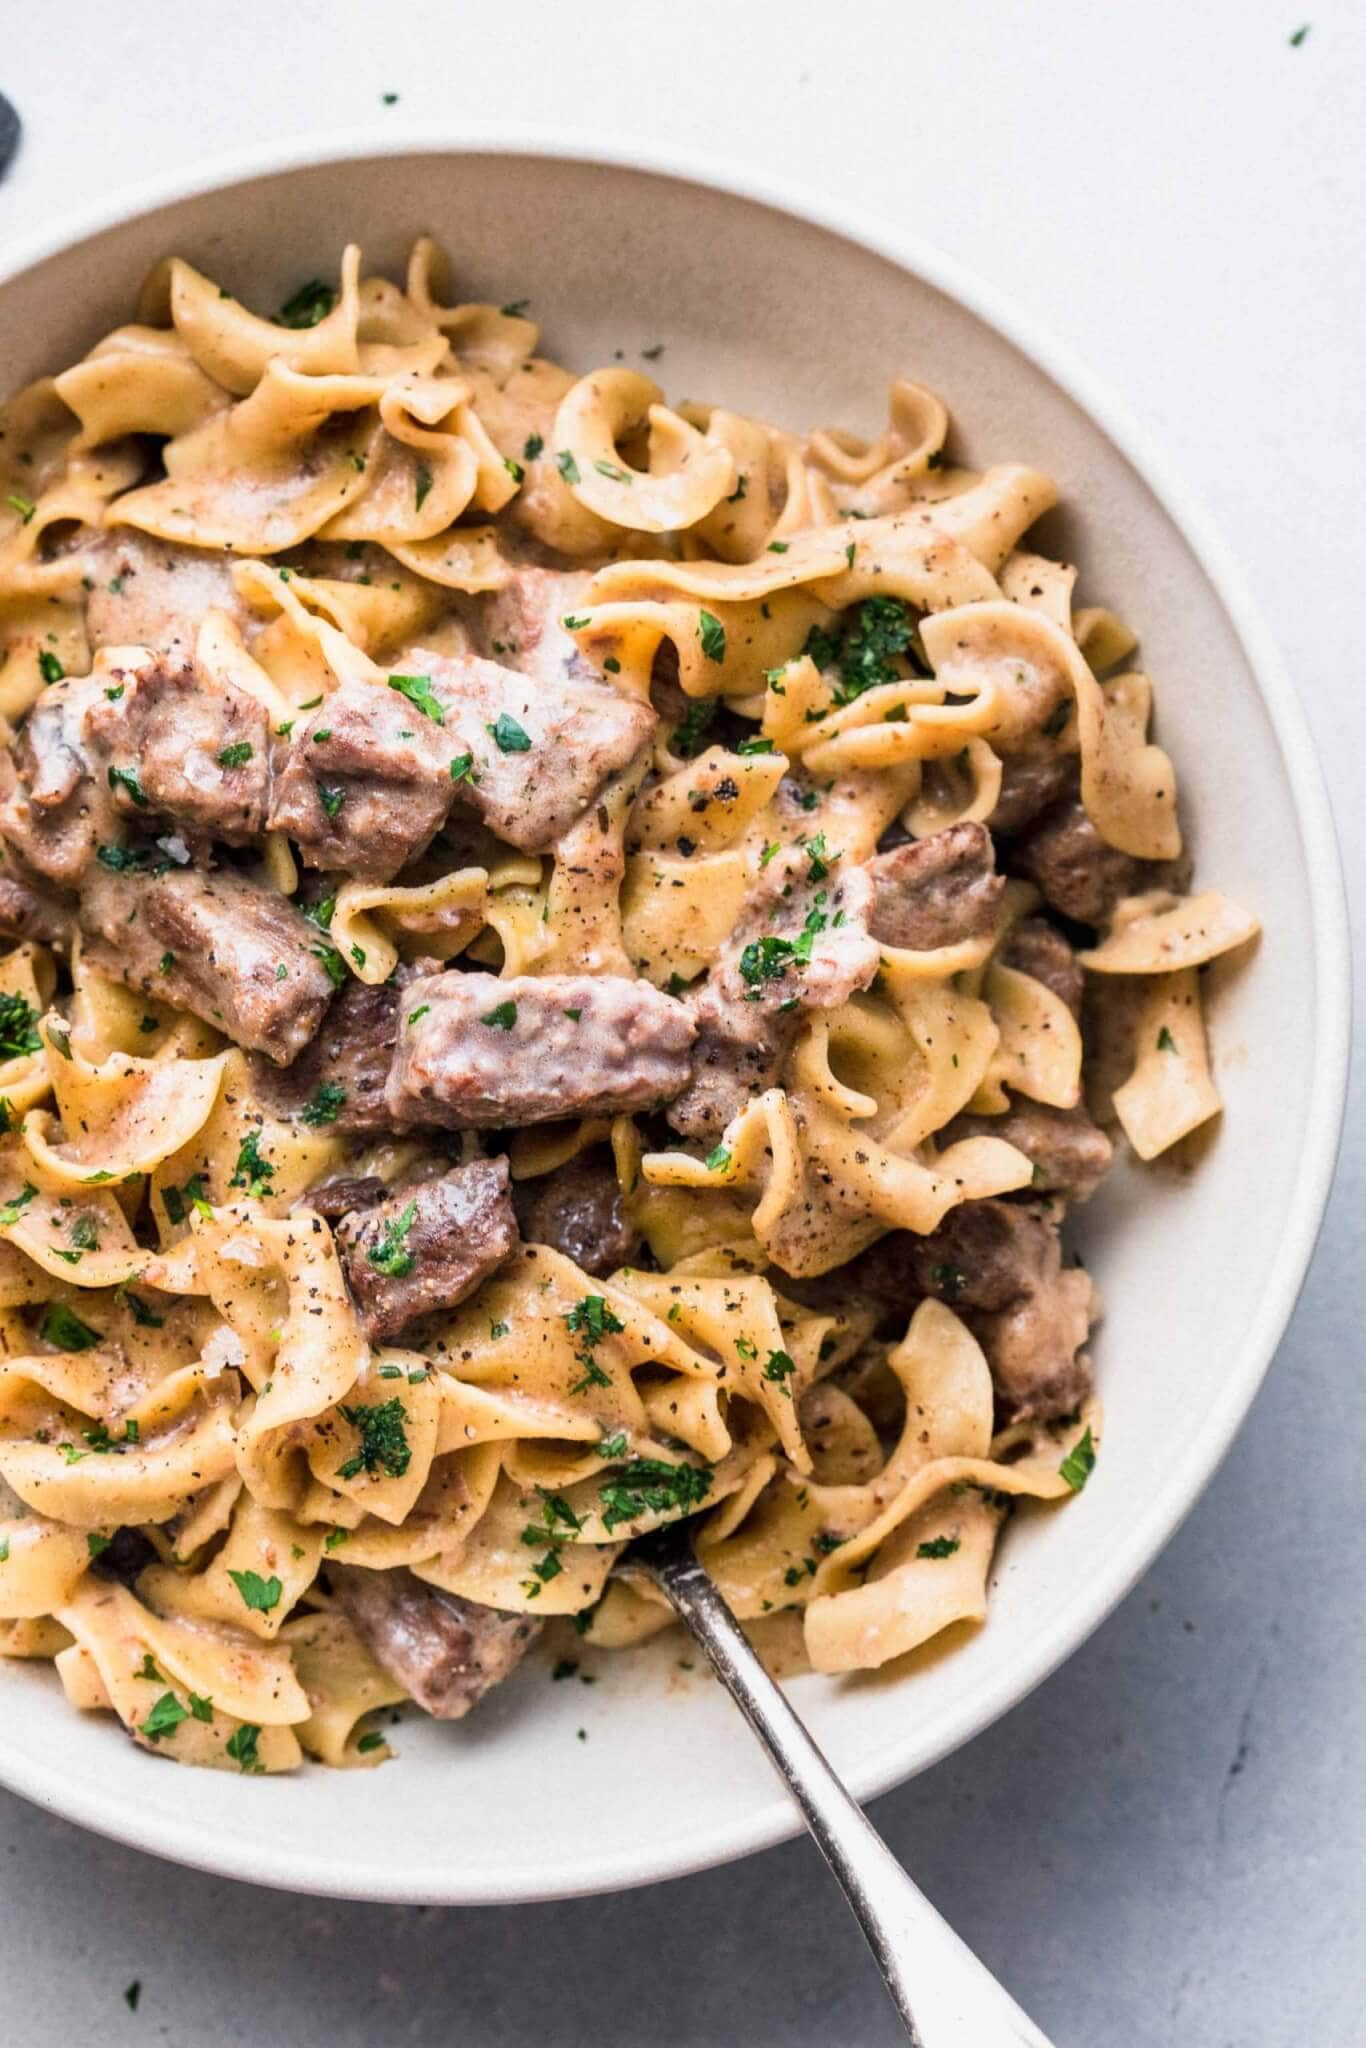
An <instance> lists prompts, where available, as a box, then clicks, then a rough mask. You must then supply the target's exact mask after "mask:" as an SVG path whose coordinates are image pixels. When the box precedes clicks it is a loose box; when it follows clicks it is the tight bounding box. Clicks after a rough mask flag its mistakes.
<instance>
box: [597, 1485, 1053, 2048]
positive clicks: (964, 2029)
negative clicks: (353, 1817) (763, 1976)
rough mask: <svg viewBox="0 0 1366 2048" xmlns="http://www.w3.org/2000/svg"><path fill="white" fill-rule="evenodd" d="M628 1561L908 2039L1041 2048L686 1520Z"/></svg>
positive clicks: (927, 2045) (979, 2047)
mask: <svg viewBox="0 0 1366 2048" xmlns="http://www.w3.org/2000/svg"><path fill="white" fill-rule="evenodd" d="M631 1561H632V1563H633V1564H639V1565H643V1566H644V1567H645V1569H646V1570H647V1571H648V1572H649V1573H650V1575H651V1577H652V1578H653V1579H654V1581H655V1584H656V1585H657V1586H658V1587H659V1589H660V1591H661V1592H662V1593H663V1594H664V1595H665V1596H666V1598H667V1599H668V1600H669V1602H670V1604H671V1605H672V1606H673V1608H674V1610H675V1612H676V1613H677V1615H678V1618H679V1620H680V1621H681V1622H682V1623H683V1626H684V1627H685V1628H686V1629H687V1630H688V1631H689V1633H690V1634H691V1635H692V1636H693V1638H694V1640H695V1641H696V1642H697V1643H699V1644H700V1645H701V1647H702V1649H703V1650H704V1651H705V1652H706V1655H707V1658H708V1661H709V1662H710V1664H711V1666H712V1669H713V1670H714V1671H715V1673H716V1675H717V1677H718V1678H719V1679H720V1680H721V1683H722V1684H723V1685H724V1686H725V1688H726V1690H727V1691H728V1692H729V1694H730V1696H731V1698H732V1699H733V1700H734V1701H735V1704H736V1705H737V1706H738V1707H739V1709H740V1711H741V1713H742V1714H743V1715H744V1717H745V1719H746V1720H747V1721H748V1722H749V1725H750V1727H751V1728H752V1729H753V1730H754V1732H755V1734H756V1735H757V1736H758V1738H759V1740H760V1741H761V1742H762V1743H763V1745H764V1748H765V1749H766V1750H767V1751H768V1754H769V1756H770V1758H771V1759H772V1762H773V1764H774V1766H775V1768H776V1769H777V1771H778V1774H779V1776H780V1777H781V1778H782V1779H783V1781H784V1783H785V1784H786V1785H787V1788H788V1790H789V1791H790V1792H791V1793H792V1796H793V1798H794V1799H795V1800H796V1802H797V1804H798V1806H799V1807H800V1808H801V1810H802V1817H803V1819H804V1820H805V1822H806V1824H807V1826H808V1827H809V1828H810V1830H811V1832H812V1834H813V1835H814V1836H815V1838H816V1844H817V1847H818V1848H819V1849H820V1851H821V1854H822V1855H823V1856H824V1858H825V1860H826V1862H827V1863H828V1864H829V1865H830V1868H831V1869H832V1870H833V1871H834V1873H835V1876H836V1877H837V1879H838V1880H839V1883H840V1885H841V1887H842V1888H843V1891H844V1896H845V1897H846V1899H848V1901H849V1904H850V1906H851V1907H852V1908H853V1911H854V1917H855V1919H856V1920H857V1921H858V1923H859V1926H860V1927H861V1928H862V1929H863V1932H864V1935H865V1936H866V1938H867V1941H868V1946H869V1947H870V1948H871V1949H872V1951H873V1954H874V1955H875V1956H876V1957H877V1964H878V1968H879V1969H880V1970H881V1972H882V1976H883V1980H884V1982H885V1983H886V1986H887V1989H888V1991H889V1992H890V1993H891V1997H892V2003H893V2004H894V2005H895V2007H896V2009H897V2011H898V2012H899V2013H900V2015H901V2019H902V2024H903V2025H904V2027H905V2029H906V2033H907V2035H908V2037H909V2038H910V2040H911V2041H913V2042H914V2043H915V2044H916V2048H1049V2042H1048V2040H1047V2038H1046V2037H1045V2036H1044V2035H1043V2034H1041V2033H1040V2032H1039V2029H1038V2028H1037V2027H1036V2026H1035V2025H1034V2023H1033V2021H1032V2020H1030V2019H1028V2018H1027V2017H1026V2016H1025V2014H1024V2013H1022V2012H1021V2011H1020V2008H1019V2006H1018V2005H1016V2003H1015V2001H1014V2000H1013V1999H1012V1998H1011V1997H1010V1995H1009V1993H1008V1992H1006V1991H1004V1990H1003V1989H1002V1988H1001V1986H1000V1985H999V1984H998V1983H997V1982H996V1979H995V1978H994V1977H993V1976H992V1974H991V1972H990V1971H989V1970H987V1969H986V1968H984V1967H983V1965H982V1964H981V1963H979V1962H978V1960H977V1958H976V1956H975V1955H974V1954H973V1953H972V1951H971V1949H970V1948H968V1947H967V1945H966V1944H965V1943H964V1942H962V1941H960V1940H959V1938H958V1936H957V1935H956V1934H955V1933H954V1931H953V1929H952V1928H951V1927H950V1926H949V1924H948V1922H947V1921H946V1920H942V1919H941V1918H940V1916H939V1914H938V1913H936V1912H935V1910H934V1907H933V1906H932V1905H931V1904H930V1902H929V1900H928V1899H927V1898H926V1897H925V1896H924V1894H923V1893H922V1892H921V1891H919V1890H918V1889H917V1888H916V1886H915V1885H913V1884H912V1883H911V1880H910V1878H909V1877H907V1875H906V1873H905V1871H904V1870H903V1869H902V1868H901V1865H900V1864H899V1863H898V1862H897V1860H896V1858H895V1857H894V1856H893V1854H892V1852H891V1850H890V1849H889V1848H888V1847H887V1844H886V1843H885V1842H884V1841H883V1839H882V1837H881V1835H879V1834H878V1832H877V1830H876V1829H875V1828H874V1827H873V1826H872V1825H871V1823H870V1822H869V1821H868V1819H867V1817H866V1816H865V1814H864V1813H863V1811H862V1809H861V1808H860V1807H859V1806H858V1804H857V1803H856V1802H855V1801H854V1800H853V1799H851V1798H850V1796H849V1794H848V1793H847V1792H846V1791H845V1789H844V1786H843V1785H842V1784H841V1783H840V1781H839V1779H838V1778H837V1777H836V1776H835V1773H834V1772H833V1771H832V1770H831V1768H830V1766H829V1764H828V1763H827V1762H826V1760H825V1758H824V1757H823V1756H822V1755H821V1752H820V1750H819V1749H818V1748H817V1747H816V1745H815V1743H814V1742H813V1741H812V1740H811V1737H810V1736H809V1735H808V1734H807V1732H806V1729H805V1727H804V1726H803V1724H802V1722H801V1721H800V1720H799V1719H798V1717H797V1715H796V1714H795V1713H794V1712H793V1710H792V1708H791V1707H790V1706H789V1705H788V1703H787V1700H786V1698H785V1696H784V1695H783V1693H782V1692H780V1691H779V1689H778V1687H777V1686H776V1685H775V1684H774V1682H773V1680H772V1679H771V1678H770V1677H769V1675H768V1673H767V1672H766V1671H765V1670H764V1667H763V1665H762V1664H761V1663H760V1662H759V1659H758V1657H757V1656H756V1655H755V1653H754V1651H753V1650H752V1649H751V1648H750V1645H749V1642H748V1640H747V1639H746V1637H745V1634H744V1631H743V1630H742V1629H741V1627H740V1625H739V1623H738V1622H737V1621H736V1620H735V1618H734V1616H733V1615H732V1614H731V1611H730V1609H729V1608H728V1607H727V1606H726V1604H725V1602H724V1600H722V1598H721V1596H720V1594H719V1593H718V1592H717V1590H716V1588H715V1586H713V1584H712V1582H711V1580H710V1579H709V1578H708V1577H707V1575H706V1573H705V1572H704V1571H703V1569H702V1567H701V1565H700V1564H699V1563H698V1562H697V1559H696V1557H695V1556H694V1555H693V1548H692V1539H691V1537H690V1535H689V1534H688V1526H687V1524H686V1523H685V1522H673V1523H670V1524H668V1525H667V1526H666V1527H664V1528H662V1529H657V1530H656V1531H655V1532H654V1534H653V1535H650V1536H647V1537H645V1538H643V1540H642V1541H641V1542H639V1543H637V1544H636V1545H635V1546H634V1547H633V1549H632V1551H631Z"/></svg>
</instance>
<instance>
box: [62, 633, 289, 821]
mask: <svg viewBox="0 0 1366 2048" xmlns="http://www.w3.org/2000/svg"><path fill="white" fill-rule="evenodd" d="M104 681H105V684H106V687H105V688H104V689H103V690H102V691H101V692H100V694H99V695H98V696H97V697H96V698H95V699H94V701H93V703H92V705H91V708H90V711H89V712H88V714H87V717H86V736H87V740H88V744H89V748H90V752H91V754H92V756H93V757H94V760H95V763H96V773H97V774H98V775H100V776H102V777H103V779H104V780H105V782H106V783H108V784H109V786H110V787H111V789H112V791H113V796H114V803H115V807H116V809H118V810H119V811H120V812H122V814H123V815H124V817H126V818H130V819H132V818H138V817H143V816H145V815H146V813H147V811H148V810H149V809H150V810H151V811H154V812H161V813H164V814H165V815H166V816H167V817H170V818H173V819H174V820H175V822H176V823H177V824H178V825H184V826H185V827H186V828H187V829H188V830H189V831H190V832H192V833H200V834H202V835H203V836H204V837H205V838H208V839H221V840H225V841H226V842H227V844H228V845H229V846H249V845H250V844H251V843H252V841H253V840H255V839H259V837H260V836H261V833H262V831H263V830H264V828H265V816H266V788H267V783H268V781H269V776H270V757H269V737H268V734H269V726H268V721H267V718H266V712H265V707H264V706H263V705H261V704H258V703H257V701H256V699H255V698H254V697H249V696H248V695H247V693H246V691H245V690H239V689H237V688H236V687H235V686H234V685H233V684H231V683H219V682H210V681H209V680H208V679H207V678H205V677H201V676H199V675H197V674H196V672H195V670H194V669H193V668H192V667H191V666H190V664H189V663H188V662H182V661H174V660H167V659H165V658H164V657H160V656H156V655H149V656H147V657H146V658H145V659H143V660H141V661H139V662H138V663H137V664H136V665H130V666H127V667H125V666H121V665H119V664H117V663H115V664H113V665H111V667H110V668H109V670H108V672H107V674H106V675H105V677H104ZM113 691H118V692H119V694H118V695H117V696H114V695H113V694H111V693H112V692H113Z"/></svg>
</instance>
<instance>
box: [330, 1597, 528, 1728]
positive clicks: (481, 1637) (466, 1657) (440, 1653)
mask: <svg viewBox="0 0 1366 2048" xmlns="http://www.w3.org/2000/svg"><path fill="white" fill-rule="evenodd" d="M327 1576H328V1581H329V1583H330V1585H331V1587H332V1590H333V1592H334V1593H335V1594H336V1597H337V1601H338V1603H339V1605H340V1607H341V1609H342V1612H343V1613H344V1614H345V1616H346V1618H347V1620H348V1621H349V1622H350V1623H351V1626H352V1628H354V1629H355V1631H356V1633H357V1635H358V1636H359V1637H360V1639H361V1641H362V1642H363V1643H364V1644H365V1647H366V1649H367V1650H368V1651H369V1652H370V1655H371V1656H372V1657H373V1658H374V1660H375V1662H376V1663H377V1664H379V1665H381V1666H382V1667H383V1668H384V1670H386V1671H387V1672H388V1674H389V1676H390V1677H391V1678H392V1679H393V1680H394V1681H395V1682H396V1683H397V1684H399V1685H401V1686H402V1687H403V1688H404V1690H405V1691H406V1692H407V1693H408V1695H409V1697H410V1698H412V1699H414V1700H416V1702H417V1704H418V1706H420V1707H422V1708H423V1709H424V1710H425V1711H426V1712H427V1713H429V1714H434V1715H435V1716H436V1718H437V1719H438V1720H440V1721H458V1720H459V1719H460V1717H461V1715H462V1714H467V1713H468V1712H469V1710H470V1708H471V1707H473V1706H475V1705H477V1703H478V1702H479V1701H480V1700H481V1699H482V1698H483V1697H484V1694H485V1693H486V1692H488V1691H489V1689H490V1687H492V1686H495V1685H497V1684H498V1683H499V1681H500V1680H501V1679H504V1678H506V1677H507V1675H508V1673H509V1672H510V1671H511V1670H512V1669H513V1667H514V1666H515V1665H516V1664H518V1663H520V1661H521V1659H522V1656H523V1654H524V1652H525V1651H526V1649H527V1647H528V1645H529V1644H531V1643H532V1642H534V1640H535V1639H536V1637H537V1636H538V1635H539V1634H540V1632H541V1627H542V1624H541V1623H540V1622H539V1621H535V1620H532V1619H531V1618H530V1617H529V1616H527V1615H525V1614H505V1613H504V1612H503V1611H502V1610H501V1609H500V1608H497V1607H481V1606H480V1605H479V1604H478V1602H477V1601H474V1600H462V1599H461V1598H460V1597H459V1595H458V1594H455V1593H442V1592H439V1591H438V1589H437V1588H436V1587H435V1586H428V1585H426V1584H424V1582H423V1581H422V1580H421V1579H419V1578H417V1577H415V1575H414V1574H413V1573H412V1572H410V1571H409V1570H408V1569H407V1568H406V1566H399V1567H397V1568H396V1569H393V1570H389V1571H366V1570H364V1569H363V1568H362V1567H360V1566H358V1565H337V1564H329V1565H328V1567H327Z"/></svg>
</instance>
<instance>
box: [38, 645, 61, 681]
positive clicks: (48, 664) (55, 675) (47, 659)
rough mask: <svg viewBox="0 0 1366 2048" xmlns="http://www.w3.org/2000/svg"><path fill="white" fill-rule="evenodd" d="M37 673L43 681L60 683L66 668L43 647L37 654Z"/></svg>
mask: <svg viewBox="0 0 1366 2048" xmlns="http://www.w3.org/2000/svg"><path fill="white" fill-rule="evenodd" d="M38 673H39V675H40V676H41V677H42V679H43V681H44V682H45V683H60V682H61V680H62V678H63V676H64V675H65V674H66V670H65V669H64V668H63V667H62V664H61V662H60V661H58V659H57V657H56V655H55V654H53V653H52V652H51V650H50V649H49V648H46V647H45V648H44V649H43V651H42V653H41V654H40V655H39V656H38Z"/></svg>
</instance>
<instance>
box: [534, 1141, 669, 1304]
mask: <svg viewBox="0 0 1366 2048" xmlns="http://www.w3.org/2000/svg"><path fill="white" fill-rule="evenodd" d="M512 1203H513V1207H514V1208H515V1209H516V1211H517V1221H518V1224H519V1226H520V1228H521V1232H522V1236H523V1237H524V1238H525V1239H526V1241H527V1243H528V1244H548V1245H550V1246H552V1247H553V1248H554V1250H555V1251H557V1252H563V1253H564V1255H565V1257H566V1258H567V1259H572V1260H573V1261H574V1263H575V1265H576V1266H582V1268H583V1270H584V1272H585V1273H592V1274H594V1275H596V1276H599V1277H601V1276H602V1275H603V1274H606V1273H614V1272H615V1271H616V1270H617V1267H618V1266H626V1265H629V1264H630V1262H631V1260H632V1259H633V1258H634V1257H635V1255H636V1253H637V1252H638V1251H639V1249H640V1232H639V1231H638V1230H637V1229H636V1228H635V1226H634V1224H633V1223H631V1222H630V1220H629V1219H628V1217H627V1215H626V1213H625V1211H624V1209H623V1208H622V1205H621V1183H620V1182H619V1181H618V1179H617V1172H616V1167H615V1166H614V1165H613V1163H612V1159H611V1155H610V1154H608V1153H600V1152H599V1153H593V1152H581V1153H580V1154H579V1155H578V1157H577V1158H575V1159H570V1160H568V1161H566V1163H565V1164H564V1165H563V1166H557V1167H555V1168H554V1170H553V1171H552V1172H550V1173H545V1174H539V1175H538V1176H537V1177H536V1179H534V1180H522V1181H518V1182H516V1183H515V1185H514V1187H513V1190H512Z"/></svg>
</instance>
